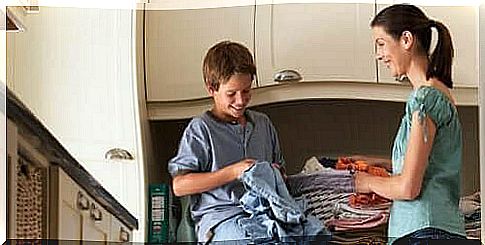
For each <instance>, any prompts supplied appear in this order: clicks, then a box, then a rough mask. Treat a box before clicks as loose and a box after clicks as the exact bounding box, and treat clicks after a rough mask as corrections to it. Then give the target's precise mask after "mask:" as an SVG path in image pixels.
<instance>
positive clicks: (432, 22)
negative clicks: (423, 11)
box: [428, 19, 436, 27]
mask: <svg viewBox="0 0 485 245" xmlns="http://www.w3.org/2000/svg"><path fill="white" fill-rule="evenodd" d="M428 26H429V27H436V21H434V20H431V19H430V20H428Z"/></svg>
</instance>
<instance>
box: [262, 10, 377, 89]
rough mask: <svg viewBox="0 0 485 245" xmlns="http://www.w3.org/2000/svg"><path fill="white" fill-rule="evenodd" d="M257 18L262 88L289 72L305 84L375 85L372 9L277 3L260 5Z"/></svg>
mask: <svg viewBox="0 0 485 245" xmlns="http://www.w3.org/2000/svg"><path fill="white" fill-rule="evenodd" d="M256 13H257V15H256V34H255V36H256V63H257V65H258V73H259V80H260V81H259V83H260V84H261V85H263V86H264V85H270V84H274V83H275V82H274V81H273V76H274V75H275V73H277V72H279V71H281V70H286V69H290V70H295V71H297V72H299V73H300V74H301V76H302V77H303V81H352V82H360V81H365V82H376V67H375V60H374V46H373V43H372V39H371V32H370V28H369V22H370V20H371V18H372V16H373V14H374V4H373V3H298V4H283V3H279V4H270V5H258V6H257V11H256Z"/></svg>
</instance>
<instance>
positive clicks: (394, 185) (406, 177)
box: [355, 112, 436, 200]
mask: <svg viewBox="0 0 485 245" xmlns="http://www.w3.org/2000/svg"><path fill="white" fill-rule="evenodd" d="M418 113H419V112H414V113H413V117H412V124H411V133H410V136H409V141H408V144H407V149H406V154H405V157H404V163H403V164H404V165H403V169H402V171H401V174H399V175H394V176H391V177H377V176H371V175H369V174H366V173H357V174H356V176H355V185H356V189H357V192H364V193H365V192H375V193H377V194H378V195H380V196H383V197H385V198H388V199H391V200H413V199H415V198H416V197H417V196H418V195H419V194H420V192H421V185H422V182H423V177H424V173H425V171H426V167H427V165H428V157H429V154H430V152H431V148H432V146H433V141H434V137H435V134H436V125H435V124H434V122H433V121H432V120H431V119H430V118H429V117H427V116H426V117H425V118H424V119H423V122H419V119H418ZM425 134H426V141H425Z"/></svg>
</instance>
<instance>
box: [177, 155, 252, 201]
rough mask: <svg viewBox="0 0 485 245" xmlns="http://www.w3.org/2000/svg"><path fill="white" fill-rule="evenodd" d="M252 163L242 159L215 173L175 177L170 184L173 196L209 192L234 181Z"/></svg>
mask: <svg viewBox="0 0 485 245" xmlns="http://www.w3.org/2000/svg"><path fill="white" fill-rule="evenodd" d="M254 162H255V160H253V159H244V160H242V161H240V162H237V163H234V164H231V165H229V166H227V167H225V168H222V169H219V170H218V171H215V172H208V173H187V174H181V175H177V176H175V177H174V178H173V182H172V185H173V192H174V194H175V196H185V195H191V194H197V193H202V192H205V191H210V190H212V189H214V188H217V187H220V186H222V185H225V184H227V183H230V182H232V181H234V180H236V179H237V178H239V176H240V175H241V174H242V173H243V172H244V170H246V169H248V168H249V167H251V166H252V165H253V164H254Z"/></svg>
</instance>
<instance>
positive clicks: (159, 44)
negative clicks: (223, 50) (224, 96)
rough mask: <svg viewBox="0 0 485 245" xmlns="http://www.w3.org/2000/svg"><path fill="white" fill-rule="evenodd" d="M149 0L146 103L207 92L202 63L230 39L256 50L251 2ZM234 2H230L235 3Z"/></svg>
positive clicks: (196, 95)
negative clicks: (212, 49) (208, 54)
mask: <svg viewBox="0 0 485 245" xmlns="http://www.w3.org/2000/svg"><path fill="white" fill-rule="evenodd" d="M227 2H233V1H215V0H214V1H193V0H192V1H190V0H185V1H171V0H167V1H153V2H151V3H150V4H148V5H147V10H146V12H145V14H146V15H145V24H146V31H145V37H146V48H145V57H146V60H145V62H146V64H145V67H146V80H147V84H146V92H147V101H175V100H187V99H196V98H201V97H205V96H207V92H206V90H205V87H204V81H203V77H202V61H203V59H204V56H205V54H206V52H207V50H208V49H209V48H210V47H212V46H213V45H214V44H216V43H217V42H219V41H222V40H232V41H236V42H240V43H242V44H244V45H245V46H247V47H248V48H249V49H250V50H251V52H252V51H253V50H254V48H253V47H254V31H253V30H254V1H251V0H243V1H234V2H237V5H236V6H231V5H228V4H231V3H227ZM234 2H233V3H232V4H234Z"/></svg>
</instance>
